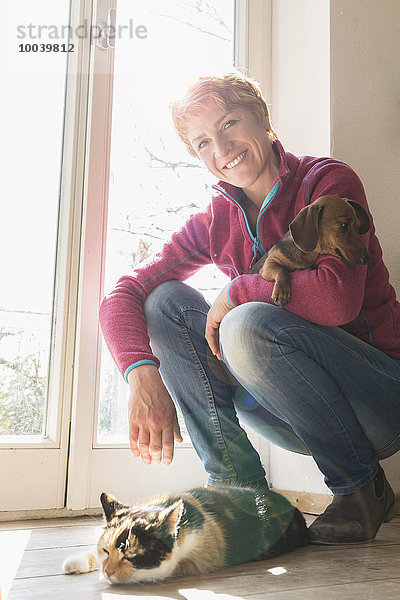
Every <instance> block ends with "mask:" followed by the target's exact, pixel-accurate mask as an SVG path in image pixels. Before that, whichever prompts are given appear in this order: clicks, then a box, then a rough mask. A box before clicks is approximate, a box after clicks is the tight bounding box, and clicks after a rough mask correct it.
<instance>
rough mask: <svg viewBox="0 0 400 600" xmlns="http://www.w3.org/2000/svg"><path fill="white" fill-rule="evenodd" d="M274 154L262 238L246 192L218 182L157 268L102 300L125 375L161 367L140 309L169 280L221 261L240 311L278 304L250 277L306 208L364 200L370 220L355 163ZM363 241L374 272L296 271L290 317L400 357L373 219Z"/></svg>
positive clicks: (322, 263) (123, 281) (398, 310)
mask: <svg viewBox="0 0 400 600" xmlns="http://www.w3.org/2000/svg"><path fill="white" fill-rule="evenodd" d="M274 149H275V152H277V153H278V154H279V157H280V169H279V175H278V177H277V179H276V180H275V181H274V182H273V185H272V187H271V189H270V190H269V192H268V194H267V196H266V198H265V201H264V203H263V205H262V208H261V210H260V212H259V215H258V219H257V225H256V236H254V235H253V234H252V232H251V229H250V227H249V225H248V222H247V219H246V215H245V212H244V210H243V209H242V207H241V204H240V199H241V193H242V190H241V189H240V188H237V187H235V186H232V185H229V184H227V183H224V182H221V181H220V182H219V183H218V184H217V185H214V186H213V188H214V189H215V190H216V194H215V195H214V197H213V198H212V202H211V204H210V205H209V206H208V208H207V209H206V210H205V211H204V212H200V213H197V214H195V215H193V216H192V217H191V218H190V219H189V220H188V221H187V222H186V224H185V225H184V227H183V228H182V229H181V230H180V231H178V232H177V233H175V234H174V235H173V236H172V238H171V240H170V241H169V242H168V243H166V244H165V245H164V247H163V249H162V250H161V252H160V253H159V254H157V255H156V256H155V257H154V259H153V260H152V261H151V262H150V263H147V264H146V265H145V266H144V267H143V268H139V269H137V271H136V272H135V273H134V275H125V276H123V277H121V278H120V279H119V281H118V283H117V285H116V287H115V289H114V290H113V291H112V292H111V293H110V294H109V295H108V296H107V297H106V298H105V299H104V300H103V302H102V304H101V307H100V323H101V327H102V330H103V335H104V338H105V340H106V343H107V345H108V348H109V350H110V352H111V354H112V356H113V358H114V360H115V362H116V364H117V366H118V368H119V370H120V371H121V373H122V374H123V375H124V376H125V378H126V377H127V375H128V373H129V371H130V370H131V369H132V368H135V367H136V366H138V365H141V364H145V363H150V364H155V365H157V366H159V364H160V363H159V360H158V358H157V357H156V356H154V354H153V353H152V350H151V348H150V344H149V337H148V334H147V328H146V321H145V317H144V313H143V303H144V301H145V299H146V297H147V295H148V294H149V293H150V292H151V291H152V290H153V289H154V288H155V287H156V286H157V285H159V284H160V283H162V282H163V281H166V280H168V279H178V280H180V281H183V280H185V279H187V278H188V277H190V276H191V275H193V273H195V272H196V271H197V270H198V269H200V268H201V267H202V266H204V265H206V264H209V263H215V264H216V265H217V266H218V267H219V268H220V269H221V271H223V272H224V273H225V274H227V275H228V276H229V277H230V278H231V280H232V281H231V283H230V284H229V287H228V291H227V293H228V299H229V301H230V302H231V304H232V305H233V306H238V305H239V304H243V303H244V302H255V301H257V302H268V303H272V299H271V293H272V288H273V283H272V282H269V281H265V280H264V279H262V278H261V277H260V276H259V275H247V272H248V270H249V269H250V267H251V266H252V264H253V263H254V262H255V261H257V260H258V259H259V258H260V256H261V255H262V254H264V252H266V251H268V249H269V248H271V246H272V245H273V244H275V243H276V242H277V241H278V240H279V239H280V238H281V237H282V236H283V235H284V234H285V233H286V231H287V230H288V228H289V224H290V222H291V221H292V220H293V219H294V217H295V216H296V215H297V213H298V212H299V211H300V210H301V209H302V208H303V207H304V206H306V205H308V204H310V203H311V202H314V201H315V200H316V199H317V198H319V197H320V196H323V195H325V194H333V195H337V196H341V197H343V198H348V199H350V200H355V201H356V202H359V203H360V204H361V205H362V206H363V207H364V208H365V209H366V210H367V212H368V214H370V213H369V209H368V206H367V201H366V198H365V193H364V189H363V186H362V183H361V181H360V179H359V178H358V177H357V175H356V174H355V173H354V171H353V170H352V169H351V168H350V167H349V166H348V165H346V164H345V163H343V162H340V161H337V160H334V159H332V158H315V157H310V156H301V157H296V156H294V155H293V154H290V153H289V152H286V151H285V150H284V149H283V147H282V145H281V144H280V142H275V144H274ZM362 237H363V240H364V243H365V245H366V247H367V248H368V250H369V253H370V255H371V259H372V260H371V262H370V263H369V264H368V266H365V267H364V266H350V265H347V264H345V263H344V262H343V261H342V260H340V259H339V258H336V257H333V256H328V255H323V256H321V257H320V258H319V259H318V260H317V263H316V266H315V267H316V268H314V269H305V270H298V271H294V272H293V273H291V285H292V298H291V301H290V303H289V305H288V306H287V310H289V311H290V312H293V313H294V314H296V315H298V316H300V317H303V318H304V319H307V320H309V321H313V322H314V323H319V324H321V325H335V326H340V327H343V328H344V329H346V330H347V331H349V332H350V333H352V334H353V335H355V336H357V337H359V338H361V339H362V340H364V341H365V342H366V343H367V344H371V345H373V346H375V347H376V348H379V349H380V350H382V351H383V352H385V353H386V354H388V355H389V356H391V357H392V358H395V359H397V360H399V359H400V304H399V303H398V302H397V300H396V295H395V291H394V289H393V288H392V286H391V285H390V283H389V274H388V271H387V269H386V267H385V265H384V262H383V260H382V250H381V247H380V245H379V241H378V238H377V237H376V235H375V228H374V225H373V222H372V218H371V227H370V230H369V231H368V233H366V234H365V235H363V236H362Z"/></svg>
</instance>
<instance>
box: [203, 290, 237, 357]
mask: <svg viewBox="0 0 400 600" xmlns="http://www.w3.org/2000/svg"><path fill="white" fill-rule="evenodd" d="M228 287H229V284H228V285H227V286H226V287H224V288H223V290H222V292H220V294H219V295H218V296H217V298H216V299H215V301H214V304H213V305H212V307H211V308H210V310H209V311H208V315H207V323H206V333H205V338H206V340H207V342H208V345H209V346H210V348H211V352H212V353H213V354H215V356H216V357H217V358H218V359H219V360H222V358H221V352H220V349H219V326H220V323H221V321H222V319H223V318H224V316H225V315H226V314H227V313H228V312H229V311H230V310H232V308H233V306H232V304H231V303H230V302H229V300H228Z"/></svg>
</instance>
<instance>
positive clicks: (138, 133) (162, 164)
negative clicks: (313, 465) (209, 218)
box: [98, 0, 235, 443]
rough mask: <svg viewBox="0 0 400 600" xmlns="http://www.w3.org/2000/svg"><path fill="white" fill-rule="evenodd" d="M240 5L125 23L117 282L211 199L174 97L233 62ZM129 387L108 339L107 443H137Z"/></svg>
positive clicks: (120, 47)
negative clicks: (131, 439) (176, 122)
mask: <svg viewBox="0 0 400 600" xmlns="http://www.w3.org/2000/svg"><path fill="white" fill-rule="evenodd" d="M234 4H235V2H234V0H210V1H195V0H193V1H185V2H182V1H178V0H149V1H148V2H147V3H142V6H140V7H139V6H138V5H135V18H134V22H133V26H134V27H133V29H134V28H135V27H136V26H139V25H143V26H145V27H146V30H147V37H146V38H142V39H139V38H130V39H129V37H128V35H124V34H123V31H122V29H121V33H120V35H118V27H117V40H116V53H115V81H114V98H113V125H112V142H111V177H110V194H109V214H108V231H107V259H106V276H105V281H106V283H105V287H106V290H107V291H109V290H110V289H112V287H113V286H114V285H115V283H116V281H117V280H118V278H119V277H120V276H121V275H123V274H129V273H131V272H132V271H133V269H135V268H136V267H137V265H139V264H140V262H141V261H143V260H144V259H146V258H147V257H148V256H151V255H153V254H155V253H156V252H158V250H159V249H160V248H161V246H162V245H163V243H164V241H166V240H168V239H169V238H170V236H171V234H172V233H173V232H174V231H176V230H177V229H179V228H180V227H181V226H182V225H183V224H184V222H185V221H186V220H187V219H188V217H189V216H190V215H191V214H193V213H194V212H198V211H199V210H200V209H201V208H202V207H204V206H205V205H207V204H208V203H209V201H210V197H211V185H212V183H213V180H212V178H211V177H210V175H209V174H208V172H207V171H206V170H205V169H203V168H202V167H201V165H200V163H199V162H198V160H197V159H195V158H192V157H191V156H190V155H189V154H188V152H187V151H186V149H185V147H184V145H183V143H182V142H181V141H180V140H179V138H178V136H177V134H176V133H175V130H174V129H173V125H172V119H171V116H170V112H169V103H170V102H171V101H172V100H174V99H175V98H177V97H179V96H180V95H181V94H182V93H183V92H184V91H185V90H186V87H187V85H188V84H189V83H191V82H192V81H193V80H194V79H195V78H196V77H197V76H200V75H205V74H208V73H210V74H214V73H224V72H227V71H229V70H230V69H232V65H233V30H234ZM131 22H132V4H131V2H130V1H128V0H123V1H122V0H118V7H117V25H118V24H119V25H122V26H125V25H129V24H130V23H131ZM131 29H132V28H131ZM142 31H143V30H142ZM126 32H127V30H126ZM204 271H206V273H204ZM225 282H226V278H225V276H223V275H222V274H221V273H220V272H219V271H218V270H216V269H215V270H213V269H212V267H206V268H205V269H203V270H202V271H201V273H199V274H198V275H197V276H196V278H193V280H192V281H191V283H192V285H196V287H198V288H199V289H202V291H205V293H206V296H208V298H210V299H212V297H213V296H215V295H216V292H217V291H218V290H220V289H221V288H222V286H223V285H224V284H225ZM128 392H129V388H128V386H127V384H126V383H125V382H124V381H123V379H122V377H121V375H120V374H119V373H118V372H117V370H116V367H115V366H114V363H113V361H112V359H111V357H110V355H109V353H108V350H107V348H106V347H105V344H103V352H102V363H101V380H100V399H99V419H98V441H99V442H100V443H101V442H106V441H120V442H127V431H128V423H127V399H128Z"/></svg>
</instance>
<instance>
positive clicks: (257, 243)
mask: <svg viewBox="0 0 400 600" xmlns="http://www.w3.org/2000/svg"><path fill="white" fill-rule="evenodd" d="M280 186H281V180H280V179H278V180H277V181H276V182H275V183H274V185H273V186H272V188H271V189H270V191H269V192H268V194H267V196H266V198H265V200H264V202H263V204H262V206H261V209H260V212H259V213H258V217H257V223H256V236H255V237H254V235H253V234H252V232H251V229H250V225H249V222H248V220H247V215H246V213H245V211H244V208H243V207H242V205H241V204H240V203H239V202H238V201H237V200H235V198H232V196H230V195H229V194H228V193H227V192H225V190H224V189H223V188H221V187H219V186H218V185H213V186H212V187H213V188H214V189H215V190H218V191H219V192H221V194H223V196H225V197H227V198H230V200H232V202H234V203H235V204H236V205H237V206H238V207H239V208H240V210H241V211H242V213H243V216H244V220H245V223H246V228H247V233H248V234H249V236H250V239H251V240H252V242H253V247H252V250H253V261H254V259H255V258H256V256H257V252H259V253H260V254H261V255H263V254H265V252H266V251H265V249H264V248H263V245H262V244H261V230H260V223H261V217H262V215H263V214H264V212H265V211H266V210H267V209H268V207H269V206H270V204H271V202H272V200H273V199H274V198H275V196H276V194H277V192H278V190H279V188H280ZM241 194H242V192H241Z"/></svg>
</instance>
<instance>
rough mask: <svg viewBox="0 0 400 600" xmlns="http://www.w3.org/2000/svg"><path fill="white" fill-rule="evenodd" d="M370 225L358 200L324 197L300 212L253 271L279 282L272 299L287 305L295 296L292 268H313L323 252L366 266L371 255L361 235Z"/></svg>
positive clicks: (293, 269)
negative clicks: (292, 289) (293, 295)
mask: <svg viewBox="0 0 400 600" xmlns="http://www.w3.org/2000/svg"><path fill="white" fill-rule="evenodd" d="M369 226H370V222H369V217H368V214H367V213H366V211H365V210H364V209H363V207H362V206H361V205H360V204H358V203H357V202H353V201H352V200H347V199H345V198H340V197H339V196H321V197H320V198H318V199H317V200H316V201H315V202H313V204H310V205H309V206H306V207H305V208H303V209H302V210H301V211H300V212H299V213H298V215H297V216H296V218H295V219H294V220H293V221H292V222H291V223H290V226H289V231H288V232H287V233H286V234H285V235H284V236H283V237H282V238H281V239H280V240H279V241H278V242H277V243H276V244H275V245H274V246H272V248H271V249H270V250H269V251H268V252H267V253H265V254H264V256H263V257H262V258H261V259H260V260H259V261H257V263H256V264H255V265H254V266H253V267H252V268H251V269H250V271H249V273H259V274H260V275H261V277H263V279H266V280H267V281H275V285H274V289H273V291H272V298H273V300H274V302H275V304H277V305H278V306H281V307H282V308H283V307H285V306H286V305H287V304H288V303H289V301H290V296H291V287H290V277H289V271H295V270H296V269H308V268H309V267H312V266H313V265H314V264H315V261H316V260H317V258H318V256H319V255H320V254H331V255H332V256H338V257H339V258H341V259H342V260H343V261H344V262H345V263H347V264H349V265H366V264H367V263H368V262H369V261H370V260H371V258H370V255H369V254H368V251H367V249H366V247H365V246H364V244H363V242H362V240H361V238H360V234H362V233H366V232H367V231H368V229H369Z"/></svg>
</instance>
